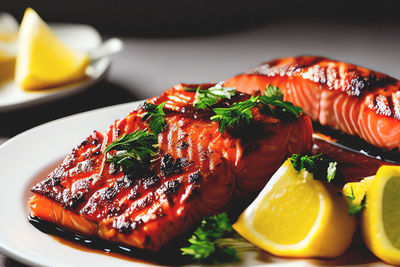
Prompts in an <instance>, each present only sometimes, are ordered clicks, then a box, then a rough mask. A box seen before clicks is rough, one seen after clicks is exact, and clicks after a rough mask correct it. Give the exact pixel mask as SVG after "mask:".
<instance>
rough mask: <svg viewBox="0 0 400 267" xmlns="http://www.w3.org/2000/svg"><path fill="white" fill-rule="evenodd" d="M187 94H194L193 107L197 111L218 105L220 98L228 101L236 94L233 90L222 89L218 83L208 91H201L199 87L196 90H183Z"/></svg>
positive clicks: (187, 88)
mask: <svg viewBox="0 0 400 267" xmlns="http://www.w3.org/2000/svg"><path fill="white" fill-rule="evenodd" d="M185 90H186V91H188V92H194V91H195V92H196V96H195V101H194V102H193V104H194V106H195V107H196V108H197V109H206V108H209V107H211V106H212V105H214V104H216V103H218V101H220V100H221V99H222V98H225V99H230V98H231V97H232V96H234V95H235V94H236V89H235V88H229V87H222V85H221V84H220V83H218V84H216V85H215V86H213V87H210V88H208V89H204V90H201V89H200V86H199V87H197V89H193V88H189V87H186V88H185Z"/></svg>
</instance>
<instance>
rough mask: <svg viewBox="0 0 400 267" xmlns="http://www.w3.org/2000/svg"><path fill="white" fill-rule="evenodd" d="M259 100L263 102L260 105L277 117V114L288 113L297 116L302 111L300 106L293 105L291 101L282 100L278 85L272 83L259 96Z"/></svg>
mask: <svg viewBox="0 0 400 267" xmlns="http://www.w3.org/2000/svg"><path fill="white" fill-rule="evenodd" d="M260 102H261V103H262V104H263V106H262V107H264V109H265V108H267V109H268V111H270V112H271V114H272V116H274V117H279V114H290V115H291V116H294V117H296V118H297V117H298V116H299V114H300V113H301V112H303V109H302V108H301V107H298V106H295V105H293V103H292V102H289V101H283V94H282V91H281V90H280V89H279V87H276V86H272V85H270V86H268V87H267V88H266V89H265V91H264V95H261V96H260ZM271 106H274V107H275V109H272V108H271Z"/></svg>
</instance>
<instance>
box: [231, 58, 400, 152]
mask: <svg viewBox="0 0 400 267" xmlns="http://www.w3.org/2000/svg"><path fill="white" fill-rule="evenodd" d="M267 85H274V86H278V87H280V88H281V90H282V92H283V93H284V97H285V99H286V100H288V101H291V102H293V104H295V105H297V106H300V107H302V108H303V110H304V112H305V113H307V114H308V115H309V116H310V117H311V118H312V120H313V121H315V122H318V123H320V124H321V125H323V126H328V127H331V128H332V129H336V130H340V131H342V132H344V133H346V134H349V135H355V136H359V137H360V138H361V139H363V140H365V141H366V142H367V143H369V144H372V145H373V146H376V147H379V148H382V149H386V150H389V151H392V150H393V151H395V152H397V151H398V150H399V148H400V91H399V88H400V83H399V81H398V80H396V79H394V78H392V77H390V76H388V75H385V74H382V73H379V72H375V71H371V70H369V69H366V68H363V67H359V66H356V65H352V64H348V63H344V62H339V61H335V60H331V59H327V58H323V57H314V56H301V57H288V58H280V59H275V60H272V61H270V62H266V63H263V64H261V65H259V66H258V67H256V68H254V69H251V70H249V71H247V72H245V73H244V74H240V75H237V76H235V77H233V78H231V79H229V80H227V81H226V82H225V86H232V87H236V88H237V89H238V90H239V91H242V92H246V93H253V92H255V91H258V90H261V91H263V90H264V89H265V87H266V86H267Z"/></svg>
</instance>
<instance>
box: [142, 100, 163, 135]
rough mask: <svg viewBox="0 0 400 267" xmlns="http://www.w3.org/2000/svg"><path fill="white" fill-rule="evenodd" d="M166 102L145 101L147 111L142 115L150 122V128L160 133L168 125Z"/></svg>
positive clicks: (156, 133)
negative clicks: (152, 102)
mask: <svg viewBox="0 0 400 267" xmlns="http://www.w3.org/2000/svg"><path fill="white" fill-rule="evenodd" d="M164 105H165V102H163V103H161V104H159V105H154V104H150V103H147V102H146V103H144V105H143V109H144V110H146V111H147V113H145V114H144V116H143V117H142V120H144V121H148V122H149V128H150V130H151V131H152V132H153V133H154V134H155V135H158V134H159V133H161V132H163V131H164V130H165V128H166V127H167V123H166V121H165V112H164Z"/></svg>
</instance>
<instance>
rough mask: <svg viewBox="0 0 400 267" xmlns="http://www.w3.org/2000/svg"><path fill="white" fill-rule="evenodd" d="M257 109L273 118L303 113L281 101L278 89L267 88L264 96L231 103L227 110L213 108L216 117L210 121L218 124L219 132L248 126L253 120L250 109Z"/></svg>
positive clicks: (299, 109) (296, 115)
mask: <svg viewBox="0 0 400 267" xmlns="http://www.w3.org/2000/svg"><path fill="white" fill-rule="evenodd" d="M254 107H258V108H259V109H260V111H261V112H263V113H269V114H271V115H272V116H274V117H280V116H281V115H289V116H292V117H293V116H294V117H296V118H297V117H298V116H299V115H300V113H301V112H302V111H303V110H302V109H301V108H300V107H297V106H295V105H293V104H292V103H291V102H289V101H283V94H282V92H281V90H280V89H279V88H278V87H275V86H268V87H267V88H266V90H265V92H264V95H260V96H251V97H250V98H249V99H247V100H245V101H243V102H237V103H233V104H232V106H230V107H227V108H213V111H214V113H215V114H216V115H214V116H212V117H211V118H210V119H211V120H212V121H218V122H219V131H220V132H221V133H223V132H224V131H225V129H226V128H237V127H239V126H240V125H242V124H250V123H251V121H252V119H253V114H252V113H251V109H252V108H254Z"/></svg>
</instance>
